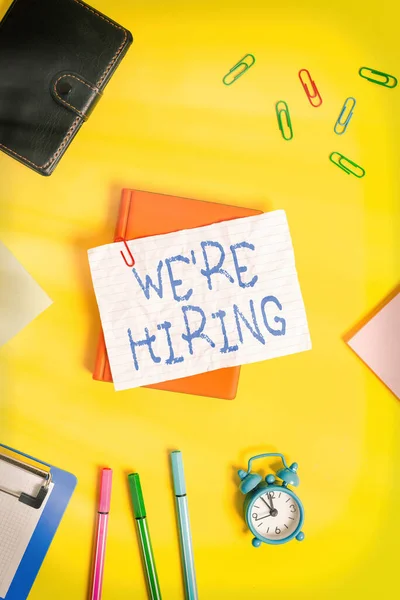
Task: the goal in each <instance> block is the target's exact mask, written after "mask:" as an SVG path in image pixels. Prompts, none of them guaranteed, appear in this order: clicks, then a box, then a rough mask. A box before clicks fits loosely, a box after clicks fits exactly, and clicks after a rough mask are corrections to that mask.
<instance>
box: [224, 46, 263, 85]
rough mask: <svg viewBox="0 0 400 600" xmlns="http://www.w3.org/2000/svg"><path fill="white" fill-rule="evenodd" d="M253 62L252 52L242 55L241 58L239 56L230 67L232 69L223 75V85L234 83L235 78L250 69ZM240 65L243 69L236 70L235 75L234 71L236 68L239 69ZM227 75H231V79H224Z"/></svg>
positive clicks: (254, 60)
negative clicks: (237, 60)
mask: <svg viewBox="0 0 400 600" xmlns="http://www.w3.org/2000/svg"><path fill="white" fill-rule="evenodd" d="M246 61H247V62H246ZM255 62H256V59H255V57H254V56H253V55H252V54H245V55H244V56H243V58H241V59H240V60H239V62H237V63H236V65H235V66H234V67H232V69H231V70H230V71H229V73H227V74H226V75H225V77H224V78H223V80H222V81H223V83H224V84H225V85H232V83H234V82H235V81H236V80H237V79H239V77H241V76H242V75H243V73H246V71H247V70H248V69H250V67H252V66H253V65H254V63H255ZM240 67H243V69H242V70H241V71H238V73H236V75H234V72H235V71H236V70H238V69H240ZM229 76H230V77H232V81H226V79H227V78H228V77H229Z"/></svg>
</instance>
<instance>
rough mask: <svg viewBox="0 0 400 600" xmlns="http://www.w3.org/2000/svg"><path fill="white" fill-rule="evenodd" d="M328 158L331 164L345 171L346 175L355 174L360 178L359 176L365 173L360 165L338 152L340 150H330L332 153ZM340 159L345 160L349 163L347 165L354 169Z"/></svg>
mask: <svg viewBox="0 0 400 600" xmlns="http://www.w3.org/2000/svg"><path fill="white" fill-rule="evenodd" d="M336 156H338V157H339V158H338V160H336ZM329 160H330V161H331V162H333V164H334V165H336V166H337V167H340V168H341V169H342V170H343V171H344V172H345V173H347V175H355V176H356V177H358V178H359V179H361V177H364V175H365V171H364V169H363V168H362V167H360V165H357V164H356V163H355V162H353V161H352V160H350V159H349V158H346V157H345V156H343V154H340V152H332V154H330V155H329ZM342 161H346V162H347V163H349V165H351V166H352V167H354V170H352V169H350V168H349V167H347V166H346V165H344V164H343V162H342ZM357 170H358V172H357Z"/></svg>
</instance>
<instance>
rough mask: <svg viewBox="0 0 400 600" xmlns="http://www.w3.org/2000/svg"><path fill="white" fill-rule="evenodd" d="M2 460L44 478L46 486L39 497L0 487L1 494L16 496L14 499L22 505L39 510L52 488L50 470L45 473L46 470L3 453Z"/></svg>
mask: <svg viewBox="0 0 400 600" xmlns="http://www.w3.org/2000/svg"><path fill="white" fill-rule="evenodd" d="M0 460H4V461H5V462H7V463H9V464H11V465H13V466H14V467H17V468H19V469H24V470H25V471H29V473H33V474H34V475H38V476H39V477H42V478H43V479H44V484H43V485H42V486H41V488H40V490H39V492H38V494H37V496H31V495H30V494H26V493H25V492H17V491H13V490H10V489H7V488H4V487H2V486H0V492H3V493H4V494H8V495H9V496H14V498H17V499H18V501H19V502H22V504H26V505H27V506H30V507H31V508H36V509H39V508H40V507H41V506H42V504H43V501H44V499H45V498H46V496H47V494H48V491H49V488H50V484H51V472H50V470H48V471H45V470H44V469H41V468H39V467H36V466H33V465H31V464H28V463H25V462H23V461H22V460H19V459H18V458H16V457H14V456H8V455H7V454H2V453H1V452H0Z"/></svg>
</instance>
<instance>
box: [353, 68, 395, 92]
mask: <svg viewBox="0 0 400 600" xmlns="http://www.w3.org/2000/svg"><path fill="white" fill-rule="evenodd" d="M363 71H368V72H369V73H370V74H371V75H377V76H378V77H382V78H383V81H379V80H378V79H374V78H373V77H368V74H366V75H364V74H363ZM358 73H359V75H360V76H361V77H363V78H364V79H368V81H371V82H372V83H377V84H378V85H383V87H387V88H391V89H393V88H395V87H396V85H397V79H396V77H395V76H394V75H388V74H387V73H382V71H375V70H374V69H370V68H369V67H361V69H360V70H359V71H358Z"/></svg>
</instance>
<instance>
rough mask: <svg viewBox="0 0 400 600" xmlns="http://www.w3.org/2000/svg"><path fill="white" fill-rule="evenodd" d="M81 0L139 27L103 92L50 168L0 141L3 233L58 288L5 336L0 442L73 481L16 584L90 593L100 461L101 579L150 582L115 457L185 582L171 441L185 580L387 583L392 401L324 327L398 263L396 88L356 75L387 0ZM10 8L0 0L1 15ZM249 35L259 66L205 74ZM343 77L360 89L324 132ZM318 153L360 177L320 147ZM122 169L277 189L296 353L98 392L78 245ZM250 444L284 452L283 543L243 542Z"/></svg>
mask: <svg viewBox="0 0 400 600" xmlns="http://www.w3.org/2000/svg"><path fill="white" fill-rule="evenodd" d="M93 3H94V5H95V7H96V8H98V9H99V10H100V11H102V12H104V13H106V14H107V15H109V16H110V17H112V18H113V19H115V20H116V21H117V22H120V23H121V24H122V25H124V26H126V27H127V28H128V29H130V30H131V31H132V33H133V35H134V38H135V41H134V43H133V45H132V47H131V49H130V50H129V52H128V54H127V56H126V58H125V59H124V60H123V62H122V64H121V66H120V67H119V68H118V70H117V72H116V74H115V76H114V77H113V78H112V79H111V82H110V83H109V85H108V87H107V89H106V91H105V93H104V97H103V99H102V100H101V102H100V103H99V105H98V106H97V107H96V110H95V111H94V113H93V115H92V116H91V117H90V120H89V121H88V123H87V124H85V125H84V127H83V129H82V130H81V131H80V132H79V134H78V136H77V138H76V139H75V140H74V142H73V143H72V145H71V147H70V148H69V149H68V151H67V153H66V155H65V156H64V158H63V159H62V160H61V163H60V165H59V166H58V167H57V169H56V171H55V173H54V174H53V175H52V176H51V177H50V178H43V177H41V176H39V175H37V174H35V173H34V172H32V171H30V170H28V169H27V168H26V167H23V166H21V165H19V164H18V163H17V162H16V161H14V160H12V159H11V158H9V157H7V156H6V155H4V154H2V155H1V156H0V173H1V190H0V200H1V205H0V210H1V213H0V223H1V224H0V234H1V239H2V241H3V242H4V243H5V244H6V245H8V247H9V248H10V249H11V250H12V251H13V252H14V254H15V255H16V257H17V258H18V259H19V260H20V261H21V262H22V264H23V265H24V266H25V267H26V268H27V269H28V271H29V272H30V273H31V274H32V275H33V276H34V278H35V279H36V280H37V281H38V283H39V284H40V285H41V286H42V287H43V288H44V290H46V292H47V293H48V294H49V295H50V296H51V298H52V299H53V300H54V304H53V305H52V306H51V307H50V308H49V309H48V310H47V311H45V312H44V313H43V314H42V315H41V316H40V317H39V318H38V319H36V321H34V322H33V323H31V324H30V325H29V326H28V327H26V329H24V330H23V331H22V332H21V333H20V334H19V335H18V336H17V337H15V338H14V339H13V340H12V341H10V342H9V343H8V344H7V345H6V346H5V347H3V348H2V350H1V354H0V357H1V369H2V371H1V380H2V385H3V391H2V399H1V422H0V436H1V437H0V439H1V441H2V442H3V443H6V444H8V445H10V446H13V447H14V448H18V449H20V450H23V451H26V452H29V453H30V454H32V455H33V456H36V457H38V458H41V459H43V460H47V461H49V462H51V463H53V464H55V465H57V466H59V467H62V468H65V469H66V470H70V471H71V472H73V473H75V474H76V475H77V477H78V479H79V485H78V487H77V490H76V493H75V495H74V496H73V499H72V501H71V503H70V505H69V508H68V510H67V512H66V515H65V518H64V520H63V521H62V524H61V526H60V528H59V531H58V533H57V536H56V537H55V540H54V542H53V544H52V546H51V549H50V551H49V553H48V555H47V558H46V560H45V562H44V565H43V568H42V569H41V571H40V574H39V576H38V578H37V581H36V583H35V585H34V588H33V591H32V593H31V596H30V600H51V599H53V598H56V597H57V598H59V599H60V600H63V599H73V600H84V599H85V598H86V597H87V587H88V581H89V578H90V564H91V551H92V533H93V523H94V513H95V510H96V479H97V473H98V467H99V466H100V465H108V466H111V467H112V468H113V469H114V487H113V499H112V514H111V517H110V529H109V539H108V547H107V562H106V570H105V579H104V593H103V598H104V600H107V599H109V600H128V599H130V598H136V599H138V600H139V599H145V598H146V597H147V596H146V590H145V583H144V578H143V572H142V568H141V563H140V555H139V550H138V545H137V540H136V534H135V529H134V524H133V520H132V515H131V510H130V503H129V498H128V492H127V486H126V473H127V472H128V471H131V470H137V471H138V472H139V473H140V474H141V477H142V484H143V488H144V492H145V499H146V503H147V510H148V516H149V525H150V531H151V534H152V539H153V545H154V550H155V556H156V561H157V567H158V571H159V578H160V584H161V588H162V592H163V595H164V597H165V598H168V599H171V600H179V598H182V597H183V590H182V581H181V573H180V565H179V551H178V542H177V532H176V526H175V520H174V519H175V517H174V502H173V497H172V493H171V485H170V479H169V477H170V476H169V462H168V452H169V450H171V449H175V448H179V449H181V450H182V451H183V453H184V460H185V465H186V472H187V485H188V490H189V502H190V514H191V520H192V528H193V539H194V547H195V558H196V567H197V576H198V585H199V593H200V597H201V598H206V599H209V600H213V599H218V600H221V599H225V598H226V599H228V598H229V599H241V600H242V599H243V600H250V599H256V598H257V599H261V598H266V597H272V598H274V599H275V600H281V599H292V598H293V599H294V598H296V600H297V599H313V598H317V599H323V600H325V599H326V600H330V599H332V600H333V599H335V600H336V599H337V598H376V597H382V596H384V595H388V594H389V593H390V592H391V591H393V592H394V589H395V585H396V584H397V581H398V577H397V571H398V547H399V546H398V544H399V535H400V519H399V516H398V507H399V495H400V483H399V481H400V477H399V475H400V472H399V466H398V465H399V460H400V452H399V445H398V439H399V433H400V430H399V412H398V411H399V405H398V401H397V400H396V398H395V397H394V396H393V395H392V394H391V393H390V392H389V391H388V390H387V389H386V388H385V387H384V386H383V384H382V383H381V382H380V381H379V380H378V379H377V378H376V377H375V376H374V375H373V374H372V373H371V372H370V371H369V370H368V369H367V368H366V367H365V365H364V364H363V363H362V362H361V361H360V360H359V359H358V358H357V357H356V356H355V355H354V354H353V353H352V352H351V350H350V349H349V348H348V347H347V346H346V344H345V343H344V341H343V336H344V335H345V333H346V332H347V331H348V330H349V329H350V328H351V327H353V326H354V325H355V324H357V322H359V321H360V320H361V319H362V317H363V316H364V315H365V314H366V313H367V312H368V311H369V310H371V309H372V308H373V307H374V306H375V305H376V304H377V303H378V302H379V301H380V300H381V299H382V298H383V297H384V296H385V295H386V294H388V293H389V292H390V291H391V290H392V289H393V287H394V286H395V284H396V278H397V276H398V273H399V269H398V267H399V264H398V262H397V264H396V243H397V245H398V233H399V231H398V225H399V219H398V212H396V211H397V210H398V206H399V202H398V198H399V184H400V180H399V158H400V157H399V135H400V111H399V108H400V106H399V94H400V86H399V87H397V88H396V89H395V90H389V89H385V88H382V87H380V86H377V85H373V84H371V83H369V82H367V81H365V80H363V79H361V78H360V77H359V76H358V74H357V73H358V69H359V68H360V67H361V66H363V65H364V66H371V67H373V68H376V69H378V70H383V71H386V72H388V73H393V74H395V75H397V76H398V77H399V75H400V71H399V64H400V46H399V34H398V23H399V13H400V10H399V8H398V3H397V2H396V1H395V0H390V1H389V0H383V1H380V2H372V1H367V2H365V1H363V0H354V1H353V2H348V1H347V0H346V2H344V1H341V0H338V1H336V2H322V1H321V2H320V1H312V0H302V1H300V2H299V1H298V0H296V1H295V0H288V1H286V2H273V3H271V2H265V1H261V0H256V1H255V2H251V3H247V2H243V1H241V2H233V1H231V2H228V1H222V0H220V1H219V2H215V0H202V1H201V2H199V1H197V0H195V1H190V2H189V1H183V0H179V1H178V0H170V1H168V2H166V1H164V0H138V1H135V2H131V1H128V0H125V2H124V1H122V0H119V1H114V2H110V1H109V2H107V0H93ZM7 5H8V2H4V0H1V1H0V8H1V9H2V10H3V12H4V11H5V10H6V7H7ZM60 35H62V34H61V33H60ZM248 52H251V53H253V54H254V55H255V57H256V59H257V61H256V64H255V65H254V66H253V67H252V68H251V69H250V70H249V71H248V73H246V74H245V75H244V76H243V77H242V78H241V79H240V80H239V81H237V82H236V83H235V84H234V85H232V86H231V87H225V86H224V85H223V84H222V82H221V79H222V77H223V75H224V74H225V73H226V72H227V71H228V70H229V69H230V67H231V66H233V65H234V63H235V62H237V61H238V60H239V59H240V58H241V57H242V56H243V55H244V54H246V53H248ZM301 68H308V69H309V70H310V72H311V74H312V75H313V78H314V79H315V81H316V83H317V86H318V88H319V89H320V92H321V95H322V97H323V105H322V106H321V107H320V108H312V107H311V106H310V104H309V103H308V101H307V98H306V96H305V93H304V91H303V89H302V87H301V85H300V83H299V80H298V77H297V72H298V71H299V69H301ZM347 96H354V97H355V98H356V99H357V106H356V110H355V114H354V117H353V120H352V122H351V124H350V126H349V129H348V132H347V133H346V135H344V136H343V137H338V136H336V135H335V134H334V133H333V125H334V123H335V120H336V118H337V116H338V114H339V112H340V108H341V106H342V104H343V102H344V99H345V98H346V97H347ZM280 99H285V100H286V101H287V102H288V104H289V107H290V110H291V115H292V122H293V127H294V139H293V140H292V141H291V142H285V141H284V140H283V139H282V138H281V136H280V133H279V130H278V128H277V124H276V116H275V108H274V105H275V102H276V101H277V100H280ZM333 150H338V151H341V152H343V154H345V155H347V156H349V157H350V158H352V159H353V160H354V161H355V162H357V163H358V164H360V165H362V166H363V167H364V168H365V169H366V172H367V174H366V176H365V178H364V179H361V180H359V179H356V178H355V177H353V176H348V175H346V174H345V173H344V172H343V171H341V170H340V169H338V168H337V167H335V166H334V165H332V164H331V163H330V162H329V160H328V156H329V154H330V152H332V151H333ZM123 186H125V187H132V188H138V189H145V190H150V191H157V192H162V193H166V194H176V195H183V196H188V197H193V198H199V199H204V200H212V201H217V202H225V203H230V204H236V205H244V206H249V207H255V208H260V209H263V210H265V211H267V210H273V209H278V208H283V209H285V210H286V211H287V216H288V220H289V224H290V227H291V232H292V237H293V243H294V247H295V252H296V259H297V267H298V272H299V278H300V282H301V286H302V291H303V295H304V300H305V304H306V309H307V315H308V319H309V326H310V330H311V337H312V341H313V350H312V351H311V352H307V353H303V354H299V355H295V356H290V357H286V358H281V359H277V360H273V361H270V362H262V363H258V364H253V365H248V366H245V367H244V368H243V369H242V373H241V378H240V386H239V393H238V396H237V398H236V400H234V401H232V402H228V401H222V400H216V399H207V398H199V397H193V396H184V395H178V394H168V393H163V392H159V391H154V390H146V389H137V390H131V391H127V392H120V393H115V392H114V391H113V387H112V386H111V385H108V384H102V383H98V382H94V381H92V379H91V374H90V372H89V370H88V369H89V368H90V367H91V366H92V365H93V358H94V352H95V347H96V343H97V333H98V329H99V321H98V316H97V309H96V304H95V300H94V294H93V290H92V286H91V281H90V275H89V270H88V264H87V258H86V250H87V249H88V248H91V247H93V246H96V245H99V244H101V243H105V242H108V241H110V240H111V237H112V234H113V230H114V225H115V221H116V215H117V210H118V204H119V197H120V189H121V188H122V187H123ZM396 238H397V239H396ZM263 450H264V451H265V450H266V451H270V450H271V451H280V452H283V453H284V454H285V455H286V456H287V458H288V460H296V461H298V463H299V474H300V478H301V485H300V488H299V489H298V492H299V496H300V498H301V499H302V501H303V502H304V505H305V509H306V520H305V524H304V532H305V534H306V540H305V541H304V542H303V543H301V544H300V543H297V542H291V543H289V544H286V545H283V546H280V547H268V546H263V547H262V548H260V549H259V550H255V549H253V548H252V546H251V543H250V542H251V537H252V536H251V534H250V532H248V531H247V532H246V530H245V527H244V522H243V520H242V517H241V514H240V506H241V502H242V500H241V498H240V497H239V495H238V492H237V478H236V475H235V472H236V469H237V468H238V467H243V466H245V464H246V461H247V459H248V458H249V456H251V455H252V454H254V453H256V452H259V451H263ZM263 467H264V471H265V472H268V470H269V465H268V464H267V463H266V464H264V465H263V464H261V465H260V468H261V470H263ZM267 595H268V596H267Z"/></svg>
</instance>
